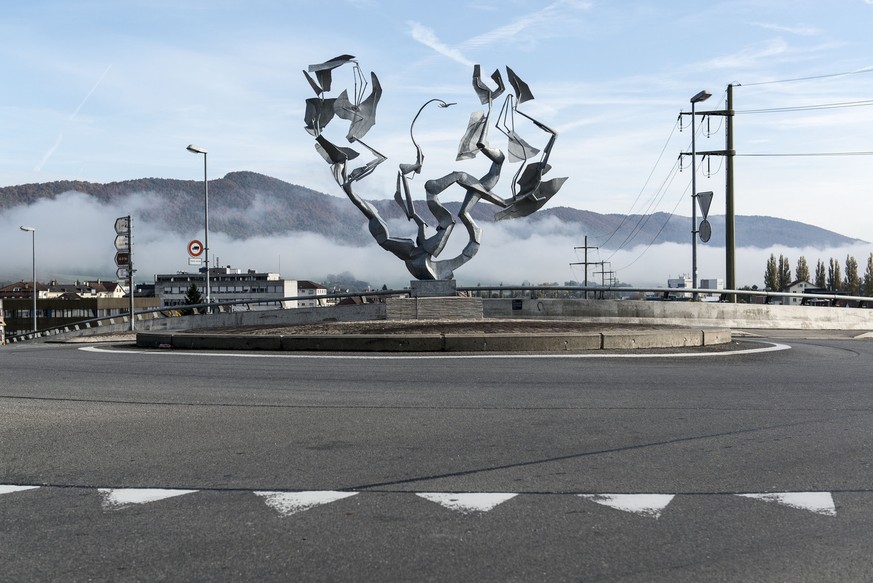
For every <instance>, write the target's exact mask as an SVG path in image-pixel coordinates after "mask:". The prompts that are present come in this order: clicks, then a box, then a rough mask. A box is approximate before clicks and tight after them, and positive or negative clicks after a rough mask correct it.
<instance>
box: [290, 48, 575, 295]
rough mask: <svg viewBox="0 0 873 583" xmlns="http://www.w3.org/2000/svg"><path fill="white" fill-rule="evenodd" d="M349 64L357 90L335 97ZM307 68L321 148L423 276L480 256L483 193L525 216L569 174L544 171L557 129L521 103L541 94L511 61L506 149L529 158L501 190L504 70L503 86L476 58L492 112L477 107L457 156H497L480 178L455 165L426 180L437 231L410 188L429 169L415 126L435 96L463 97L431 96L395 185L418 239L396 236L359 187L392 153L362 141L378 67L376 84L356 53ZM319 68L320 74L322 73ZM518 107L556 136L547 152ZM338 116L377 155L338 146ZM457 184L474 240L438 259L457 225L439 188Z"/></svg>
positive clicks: (309, 110)
mask: <svg viewBox="0 0 873 583" xmlns="http://www.w3.org/2000/svg"><path fill="white" fill-rule="evenodd" d="M346 64H350V65H352V67H353V69H354V88H353V95H352V96H351V97H350V96H349V93H348V91H347V90H343V91H342V93H340V94H339V96H337V97H335V98H329V97H327V94H328V93H329V92H330V90H331V85H332V73H333V71H334V70H335V69H337V68H339V67H342V66H343V65H346ZM303 74H304V75H305V76H306V79H307V80H308V81H309V84H310V86H311V87H312V89H313V91H315V94H316V97H314V98H310V99H307V100H306V112H305V114H304V121H305V122H306V131H307V132H309V133H310V134H311V135H312V136H314V137H315V148H316V150H317V151H318V153H319V154H321V156H322V158H324V160H325V161H326V162H327V163H328V164H330V167H331V170H332V172H333V177H334V180H336V182H337V184H338V185H339V186H340V187H342V189H343V191H344V192H345V193H346V195H347V196H348V197H349V200H351V201H352V203H354V205H355V206H356V207H358V209H359V210H360V211H361V213H363V215H364V216H365V217H367V219H368V227H369V230H370V234H371V235H372V236H373V238H374V239H375V240H376V242H378V243H379V245H380V246H381V247H382V248H383V249H385V250H387V251H390V252H391V253H393V254H394V255H395V256H397V257H398V258H400V259H401V260H403V261H404V263H405V264H406V267H407V269H408V270H409V272H410V273H411V274H412V275H413V276H414V277H415V278H417V279H420V280H434V279H452V278H453V277H454V272H455V270H456V269H457V268H458V267H460V266H462V265H464V264H465V263H467V262H468V261H469V260H470V259H472V258H473V257H474V256H475V255H476V253H477V251H478V250H479V246H480V242H481V238H482V229H481V227H479V225H478V224H477V223H476V222H475V221H474V220H473V217H472V216H471V211H472V210H473V208H474V207H475V206H476V205H477V204H478V203H479V201H480V200H485V201H487V202H490V203H492V204H494V205H496V206H498V207H500V208H501V209H503V210H501V211H499V212H497V213H496V214H495V218H496V219H497V220H502V219H509V218H516V217H524V216H527V215H530V214H532V213H534V212H536V211H537V210H539V209H540V208H542V206H543V205H544V204H545V203H546V202H548V200H549V199H550V198H552V197H553V196H554V195H555V194H556V193H557V192H558V190H560V188H561V186H562V185H563V184H564V181H566V180H567V179H566V177H564V178H553V179H551V180H545V181H544V180H543V176H544V175H545V174H546V173H547V172H548V171H549V170H550V168H551V166H550V165H549V163H548V160H549V156H550V155H551V151H552V147H553V146H554V143H555V139H556V138H557V132H555V131H554V130H552V129H551V128H549V127H548V126H546V125H545V124H543V123H541V122H539V121H537V120H535V119H534V118H532V117H530V116H529V115H527V114H525V113H524V112H522V111H520V110H519V109H518V105H520V104H521V103H524V102H526V101H529V100H531V99H533V94H532V93H531V91H530V88H529V87H528V85H527V84H526V83H525V82H524V81H522V80H521V79H520V78H519V77H518V75H516V74H515V72H514V71H513V70H512V69H510V68H509V67H507V68H506V75H507V78H508V80H509V84H510V86H511V87H512V89H513V94H510V95H507V97H506V98H505V100H504V101H503V104H502V106H501V107H500V110H499V113H498V114H497V119H496V122H495V125H494V127H496V128H497V130H498V131H500V132H501V133H502V134H503V135H504V136H505V137H506V138H507V140H508V146H507V148H506V150H507V154H508V158H509V162H510V163H517V162H521V165H520V166H519V168H518V170H517V171H516V172H515V174H514V176H513V178H512V183H511V186H510V192H511V194H510V196H508V197H506V198H504V197H501V196H499V195H497V194H496V193H495V192H494V189H495V188H496V187H497V183H498V181H499V180H500V175H501V172H502V171H503V167H504V164H505V162H506V161H507V154H504V153H503V151H501V150H500V149H498V148H495V147H492V146H491V145H489V143H488V139H487V138H488V128H489V126H490V123H491V115H492V110H493V108H494V101H495V100H496V99H497V98H498V97H500V96H501V95H502V94H503V93H504V91H505V90H506V86H505V84H504V82H503V77H502V76H501V74H500V71H499V70H495V71H494V73H492V75H491V79H492V80H493V81H494V83H495V85H496V89H491V88H489V87H488V85H486V84H485V83H484V82H483V81H482V76H481V71H480V67H479V65H476V66H475V67H474V68H473V89H474V91H475V92H476V95H477V96H478V97H479V100H480V102H481V104H482V105H485V106H487V111H476V112H473V113H472V114H471V116H470V121H469V123H468V125H467V129H466V131H465V132H464V135H463V137H462V138H461V143H460V146H459V148H458V155H457V158H456V160H457V161H463V160H469V159H471V158H474V157H475V156H477V155H478V154H479V153H480V152H481V153H482V155H483V156H485V157H486V158H487V159H488V160H490V161H491V165H490V168H489V170H488V172H486V173H485V174H484V175H483V176H481V177H478V178H477V177H475V176H472V175H471V174H469V173H467V172H450V173H449V174H447V175H445V176H443V177H441V178H437V179H434V180H428V181H426V182H425V185H424V190H425V194H426V202H427V208H428V210H429V211H430V212H431V214H432V215H433V218H434V219H435V220H436V222H437V225H436V227H434V228H433V229H432V230H431V228H430V226H429V225H428V223H427V222H426V221H425V220H424V219H423V218H422V217H421V216H420V215H419V214H418V212H417V211H416V209H415V206H414V205H413V201H412V194H411V191H410V179H411V178H413V176H414V175H415V174H420V173H421V171H422V166H423V163H424V154H423V153H422V150H421V147H420V146H419V145H418V143H417V142H416V141H415V135H414V132H413V130H414V127H415V122H416V121H417V120H418V118H419V116H420V115H421V113H422V112H423V111H424V109H425V108H426V107H427V106H428V105H430V104H432V103H435V104H437V106H438V107H441V108H446V107H449V106H452V105H455V104H454V103H447V102H445V101H443V100H441V99H431V100H429V101H427V102H426V103H425V104H424V105H422V106H421V108H420V109H419V110H418V113H416V115H415V117H414V118H413V120H412V122H411V123H410V126H409V135H410V138H411V140H412V145H413V147H414V148H415V162H412V163H408V164H400V165H399V169H398V171H397V187H396V190H395V192H394V200H395V202H396V203H397V204H398V205H399V206H400V208H402V209H403V211H404V214H405V215H406V217H407V219H408V220H410V221H412V222H414V223H415V224H416V226H417V230H418V233H417V236H416V238H415V240H413V239H409V238H400V237H392V236H391V234H390V232H389V230H388V225H387V224H386V222H385V221H384V220H383V219H382V217H381V216H379V213H378V211H377V210H376V208H375V207H374V206H373V205H372V204H370V203H369V202H367V201H366V200H364V199H362V198H361V197H360V196H359V195H358V194H356V193H355V191H354V184H355V182H358V181H360V180H362V179H363V178H366V177H367V176H369V175H370V174H371V173H372V172H373V171H374V170H375V169H376V167H378V166H379V165H380V164H381V163H382V162H384V161H385V160H387V158H386V157H385V156H384V155H382V154H381V153H379V152H378V151H377V150H376V149H375V148H372V147H371V146H369V145H368V144H367V143H365V142H364V141H363V140H362V138H363V137H364V136H365V135H366V134H367V132H368V131H369V130H370V128H372V127H373V125H374V124H375V122H376V107H377V105H378V104H379V99H380V97H381V95H382V87H381V85H380V84H379V79H378V78H377V77H376V74H375V73H370V81H371V82H370V84H368V83H367V81H366V78H365V76H364V74H363V72H362V71H361V68H360V66H359V64H358V63H357V61H356V60H355V58H354V57H353V56H351V55H340V56H338V57H335V58H333V59H331V60H329V61H326V62H324V63H321V64H317V65H310V66H309V71H308V72H307V71H304V72H303ZM312 74H314V75H315V76H314V78H313V75H312ZM368 85H372V90H371V92H370V94H369V95H367V96H366V97H365V94H366V92H367V88H368ZM516 114H518V115H519V116H521V117H523V118H525V119H527V120H529V121H530V122H532V123H533V124H534V126H536V127H537V128H539V129H540V130H542V131H543V132H545V133H546V134H547V135H548V141H547V143H546V144H545V146H543V148H542V150H541V151H540V150H539V149H537V148H535V147H534V146H532V145H530V144H529V143H528V142H526V141H525V140H524V139H522V138H521V136H519V135H518V134H517V133H516V131H515V115H516ZM334 117H339V118H341V119H344V120H346V121H348V122H350V123H349V129H348V133H347V134H346V139H347V140H348V142H349V143H353V144H354V143H357V144H360V146H361V147H363V148H364V149H365V150H366V151H367V152H368V153H369V155H370V156H372V159H370V160H369V161H367V162H365V163H363V164H361V165H359V166H354V163H353V162H352V161H353V160H355V159H357V158H358V156H360V152H358V151H357V150H354V149H352V148H349V147H342V146H338V145H336V144H334V143H332V142H330V141H329V140H328V139H327V138H325V136H324V134H323V132H324V128H325V127H326V126H327V124H328V123H330V121H331V120H332V119H333V118H334ZM537 154H540V157H539V159H538V160H535V161H534V160H533V158H534V157H535V156H537ZM453 185H458V186H460V187H461V188H462V189H463V190H464V191H465V193H466V194H465V196H464V200H463V202H462V203H461V207H460V209H459V210H458V213H457V219H458V220H460V222H461V223H462V224H463V225H464V227H465V228H466V230H467V236H468V241H467V243H466V245H465V246H464V248H463V249H462V250H461V252H460V253H459V254H458V255H456V256H455V257H452V258H450V259H437V257H439V255H440V254H441V253H442V251H443V249H444V248H445V246H446V243H447V242H448V240H449V237H450V236H451V234H452V231H453V230H454V227H455V224H456V220H455V216H454V215H452V213H451V212H450V211H449V210H448V209H447V208H446V207H445V206H444V205H443V204H442V202H441V201H440V199H439V195H440V193H442V192H443V191H445V190H446V189H448V188H449V187H451V186H453Z"/></svg>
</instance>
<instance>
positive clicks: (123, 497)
mask: <svg viewBox="0 0 873 583" xmlns="http://www.w3.org/2000/svg"><path fill="white" fill-rule="evenodd" d="M97 491H98V492H100V495H101V496H102V497H103V501H102V504H103V508H104V509H105V510H120V509H122V508H125V507H127V506H130V505H131V504H146V503H148V502H155V501H157V500H164V499H166V498H173V497H174V496H182V495H183V494H191V493H193V492H196V491H197V490H167V489H162V488H98V489H97Z"/></svg>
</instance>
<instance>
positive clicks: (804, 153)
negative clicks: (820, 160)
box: [734, 152, 873, 158]
mask: <svg viewBox="0 0 873 583" xmlns="http://www.w3.org/2000/svg"><path fill="white" fill-rule="evenodd" d="M734 155H735V156H746V157H751V158H765V157H767V158H780V157H791V156H873V152H799V153H794V154H791V153H787V154H767V153H759V154H739V153H737V154H734Z"/></svg>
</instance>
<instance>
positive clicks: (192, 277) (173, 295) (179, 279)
mask: <svg viewBox="0 0 873 583" xmlns="http://www.w3.org/2000/svg"><path fill="white" fill-rule="evenodd" d="M192 283H193V284H194V285H196V286H197V289H198V290H199V291H200V295H201V296H202V298H203V301H204V302H206V274H205V273H187V272H177V273H173V274H159V275H156V276H155V297H157V298H158V299H160V302H161V305H162V306H183V305H185V296H186V294H187V293H188V289H189V288H190V287H191V284H192ZM209 295H210V299H211V301H213V302H237V301H245V300H250V301H252V302H262V303H257V304H255V303H252V304H251V305H248V306H247V305H245V304H243V305H240V306H238V307H235V308H233V309H237V310H245V309H251V310H271V309H276V308H277V307H282V308H297V307H299V306H298V302H297V300H285V301H280V300H281V299H282V298H288V297H295V296H297V295H298V294H297V281H295V280H293V279H292V280H286V279H282V278H281V276H280V275H279V274H278V273H257V272H255V270H253V269H249V270H248V271H245V272H243V270H242V269H233V268H231V267H230V266H228V267H213V268H211V269H210V270H209Z"/></svg>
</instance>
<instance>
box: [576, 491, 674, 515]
mask: <svg viewBox="0 0 873 583" xmlns="http://www.w3.org/2000/svg"><path fill="white" fill-rule="evenodd" d="M579 496H581V497H582V498H587V499H588V500H591V501H592V502H596V503H598V504H602V505H603V506H609V507H610V508H615V509H616V510H623V511H624V512H633V513H634V514H639V515H640V516H646V517H648V518H659V517H660V516H661V513H662V512H663V511H664V508H666V507H667V504H669V503H670V502H671V501H672V500H673V494H579Z"/></svg>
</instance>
